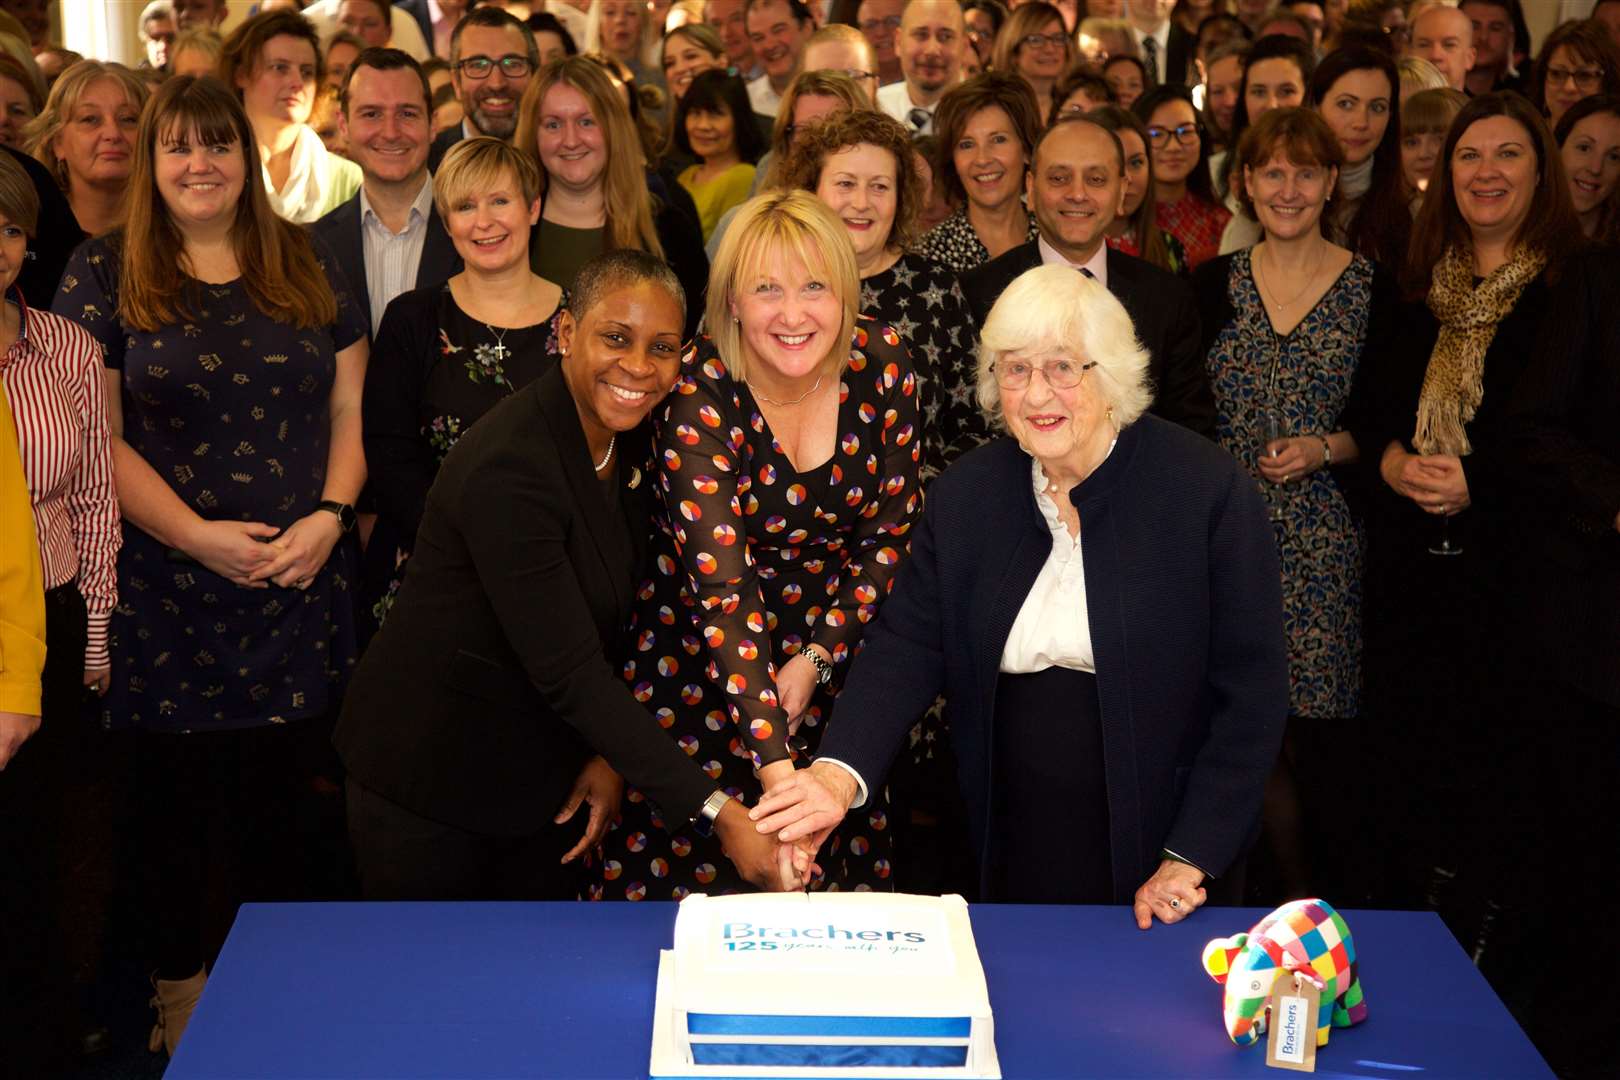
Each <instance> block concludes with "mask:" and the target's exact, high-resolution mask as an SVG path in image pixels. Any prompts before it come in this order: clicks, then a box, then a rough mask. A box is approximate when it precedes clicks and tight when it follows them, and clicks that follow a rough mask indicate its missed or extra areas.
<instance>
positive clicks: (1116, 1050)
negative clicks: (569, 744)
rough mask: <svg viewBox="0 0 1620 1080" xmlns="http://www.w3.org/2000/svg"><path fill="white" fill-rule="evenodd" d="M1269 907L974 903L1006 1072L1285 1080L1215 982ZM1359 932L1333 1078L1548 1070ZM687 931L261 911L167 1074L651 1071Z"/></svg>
mask: <svg viewBox="0 0 1620 1080" xmlns="http://www.w3.org/2000/svg"><path fill="white" fill-rule="evenodd" d="M1262 914H1264V913H1263V912H1261V911H1258V910H1253V909H1237V908H1227V909H1221V908H1207V909H1205V910H1204V911H1201V912H1199V913H1198V915H1197V916H1195V917H1194V918H1192V919H1191V920H1189V921H1187V922H1185V923H1182V924H1180V925H1178V926H1171V927H1165V926H1155V927H1154V929H1153V930H1152V931H1150V932H1148V933H1143V932H1141V931H1139V930H1137V929H1136V926H1135V924H1134V923H1132V922H1131V919H1130V915H1129V912H1128V911H1127V910H1126V909H1124V908H1105V907H1089V908H1088V907H1023V906H1010V905H1009V906H994V905H980V906H976V907H974V908H973V910H972V917H973V931H974V935H975V936H976V937H977V939H978V943H979V952H980V955H981V956H982V958H983V960H984V966H985V972H986V975H987V977H988V979H989V983H990V1001H991V1004H992V1006H993V1007H994V1009H995V1013H996V1047H997V1051H998V1053H999V1054H1000V1057H1001V1067H1002V1072H1003V1074H1004V1075H1005V1076H1006V1077H1007V1078H1008V1080H1015V1078H1019V1080H1021V1078H1031V1077H1042V1078H1045V1077H1053V1078H1057V1077H1062V1078H1069V1077H1081V1076H1107V1077H1156V1078H1157V1077H1225V1076H1249V1077H1258V1076H1269V1077H1271V1078H1272V1080H1278V1078H1280V1077H1282V1076H1284V1075H1286V1074H1283V1073H1280V1072H1277V1071H1275V1070H1270V1069H1267V1068H1266V1067H1265V1049H1264V1047H1263V1046H1254V1047H1250V1048H1248V1049H1246V1050H1239V1049H1238V1048H1237V1047H1234V1046H1233V1045H1232V1044H1231V1043H1230V1042H1229V1041H1228V1040H1227V1038H1226V1035H1225V1033H1224V1032H1223V1031H1222V1028H1221V988H1220V987H1219V986H1217V985H1215V983H1213V982H1211V981H1210V979H1209V977H1208V976H1207V975H1205V974H1204V972H1203V970H1202V969H1201V968H1200V967H1199V954H1200V952H1201V950H1202V948H1203V945H1204V942H1205V941H1207V940H1209V939H1210V938H1213V937H1219V936H1224V935H1227V934H1232V933H1236V932H1238V931H1240V930H1246V929H1248V928H1249V926H1250V925H1252V924H1253V923H1254V922H1255V921H1257V920H1258V918H1259V917H1260V916H1261V915H1262ZM1345 918H1346V921H1347V922H1348V923H1349V924H1350V929H1351V932H1352V933H1354V934H1355V938H1356V952H1357V954H1358V955H1359V956H1360V957H1361V977H1362V980H1363V984H1364V986H1365V987H1366V992H1367V1004H1368V1009H1369V1015H1368V1019H1367V1021H1366V1022H1365V1023H1363V1024H1361V1025H1359V1026H1357V1027H1354V1028H1350V1029H1348V1030H1335V1031H1334V1032H1333V1038H1332V1042H1331V1043H1330V1044H1329V1045H1328V1047H1327V1049H1326V1050H1324V1051H1323V1052H1322V1054H1321V1055H1320V1056H1319V1057H1318V1058H1317V1064H1318V1068H1317V1074H1318V1075H1320V1076H1334V1077H1341V1076H1357V1077H1385V1078H1411V1080H1434V1078H1438V1077H1471V1078H1472V1077H1549V1076H1551V1075H1552V1074H1551V1073H1550V1072H1549V1071H1548V1069H1547V1067H1546V1065H1545V1064H1544V1063H1543V1062H1542V1060H1541V1058H1540V1057H1539V1056H1538V1055H1537V1054H1536V1051H1535V1049H1534V1048H1533V1047H1532V1046H1531V1045H1530V1043H1529V1041H1528V1040H1527V1039H1526V1038H1525V1037H1524V1034H1523V1033H1522V1032H1521V1031H1520V1030H1519V1027H1518V1025H1517V1024H1515V1023H1514V1021H1513V1019H1512V1017H1510V1016H1509V1014H1508V1012H1507V1010H1506V1009H1505V1008H1504V1007H1503V1006H1502V1004H1501V1002H1499V1001H1498V1000H1497V999H1496V997H1495V995H1493V994H1492V992H1491V990H1490V988H1489V986H1487V985H1486V983H1485V980H1484V979H1483V978H1482V977H1481V976H1480V975H1479V973H1478V972H1477V971H1476V970H1475V969H1474V968H1473V966H1472V965H1470V964H1469V963H1468V959H1467V957H1466V956H1465V955H1464V954H1463V951H1462V950H1461V949H1460V948H1459V947H1458V946H1457V944H1456V942H1455V941H1453V940H1452V937H1451V935H1450V934H1449V933H1448V932H1447V931H1446V929H1445V927H1444V925H1443V924H1442V923H1441V922H1440V920H1439V919H1438V918H1437V917H1436V916H1434V915H1431V914H1419V913H1410V912H1385V911H1359V912H1348V913H1346V915H1345ZM674 924H675V906H674V905H673V904H651V903H648V904H628V903H618V904H249V905H247V906H245V907H243V908H242V910H241V913H240V914H239V915H238V916H237V920H236V925H235V926H234V927H233V928H232V930H231V934H230V938H229V940H228V941H227V942H226V944H225V949H224V952H223V953H222V954H221V956H220V959H219V963H218V965H217V966H216V968H215V971H214V973H213V975H212V977H211V979H210V981H209V983H208V989H207V991H206V993H205V994H204V996H203V1000H202V1003H201V1005H200V1006H199V1007H198V1009H197V1012H196V1015H195V1017H194V1018H193V1019H192V1021H191V1027H190V1028H189V1029H188V1031H187V1032H186V1037H185V1041H184V1042H183V1043H182V1045H181V1047H180V1052H179V1053H178V1054H177V1055H176V1057H175V1060H174V1062H173V1064H172V1065H171V1066H170V1068H169V1071H168V1073H167V1080H189V1078H207V1080H227V1078H235V1077H244V1078H245V1077H255V1078H259V1077H266V1078H268V1077H277V1078H288V1080H291V1078H312V1077H323V1078H324V1077H344V1078H353V1080H363V1078H373V1077H378V1078H380V1077H387V1078H390V1080H410V1078H416V1077H465V1078H472V1077H503V1078H506V1077H556V1078H567V1080H587V1078H592V1077H606V1078H613V1080H624V1078H627V1077H637V1076H645V1075H646V1073H647V1064H648V1048H649V1046H650V1043H651V1037H652V1009H653V976H654V972H655V969H656V966H657V960H658V950H659V949H660V948H668V947H669V945H670V941H671V936H672V931H673V928H674Z"/></svg>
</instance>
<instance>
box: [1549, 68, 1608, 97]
mask: <svg viewBox="0 0 1620 1080" xmlns="http://www.w3.org/2000/svg"><path fill="white" fill-rule="evenodd" d="M1547 81H1548V82H1549V83H1551V84H1552V85H1553V86H1563V85H1564V84H1565V83H1567V82H1573V83H1574V84H1575V89H1577V90H1579V91H1580V92H1581V93H1583V94H1590V93H1592V92H1593V91H1595V90H1596V89H1597V88H1598V87H1599V86H1600V85H1602V83H1603V69H1602V68H1566V67H1550V68H1548V69H1547Z"/></svg>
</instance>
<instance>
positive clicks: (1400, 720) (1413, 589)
mask: <svg viewBox="0 0 1620 1080" xmlns="http://www.w3.org/2000/svg"><path fill="white" fill-rule="evenodd" d="M1552 295H1553V292H1552V289H1551V287H1550V285H1549V283H1548V281H1547V274H1546V273H1545V272H1544V273H1543V274H1541V275H1540V276H1538V277H1536V278H1535V279H1534V280H1533V281H1531V282H1530V284H1529V285H1527V286H1526V287H1525V289H1524V291H1523V292H1522V293H1521V294H1520V296H1519V301H1518V303H1517V304H1516V305H1515V306H1514V308H1513V310H1512V311H1510V312H1509V313H1508V314H1507V315H1505V316H1504V317H1503V318H1502V320H1501V321H1500V322H1499V323H1498V324H1497V328H1496V335H1495V337H1494V338H1493V339H1492V341H1491V344H1490V347H1489V349H1488V350H1487V351H1486V354H1485V361H1484V367H1483V376H1482V385H1483V388H1484V396H1483V399H1482V400H1481V402H1480V406H1479V408H1478V410H1477V412H1476V413H1475V415H1474V418H1473V419H1472V420H1471V421H1469V422H1468V423H1467V433H1468V440H1469V442H1470V444H1471V445H1472V447H1473V452H1472V453H1470V454H1469V455H1468V456H1466V457H1464V458H1462V467H1463V473H1464V475H1465V477H1466V478H1467V481H1468V492H1469V499H1470V506H1469V507H1468V509H1466V510H1463V511H1462V512H1460V513H1457V514H1455V515H1453V516H1452V517H1451V518H1449V519H1447V520H1446V521H1445V522H1444V523H1442V519H1441V518H1440V517H1438V516H1436V515H1433V514H1429V513H1426V512H1424V511H1423V510H1421V509H1419V508H1418V507H1417V506H1416V505H1415V504H1413V503H1412V501H1411V500H1410V499H1405V498H1402V497H1400V496H1399V495H1396V494H1395V492H1394V491H1393V490H1391V489H1390V488H1389V487H1388V486H1387V485H1385V484H1382V483H1380V484H1379V485H1378V488H1377V489H1376V490H1375V492H1374V495H1373V498H1372V499H1371V500H1370V503H1369V508H1368V520H1367V580H1366V587H1365V592H1364V596H1365V600H1364V610H1365V612H1366V617H1365V623H1364V626H1365V630H1364V640H1365V655H1364V661H1363V669H1364V673H1365V675H1364V678H1365V687H1364V691H1363V711H1364V714H1365V721H1364V724H1365V726H1366V731H1365V732H1364V735H1365V737H1366V738H1367V739H1368V740H1370V741H1371V743H1372V744H1373V745H1374V746H1375V747H1376V746H1382V747H1384V748H1386V749H1385V752H1384V753H1383V754H1382V755H1374V754H1369V755H1367V758H1368V760H1369V761H1371V762H1373V768H1372V770H1371V774H1370V775H1369V776H1368V783H1369V787H1370V788H1371V790H1370V792H1369V800H1368V802H1369V806H1371V807H1372V808H1373V810H1374V813H1375V814H1376V815H1378V818H1377V819H1376V821H1375V824H1374V826H1373V828H1372V831H1373V832H1375V833H1376V834H1378V835H1384V836H1390V835H1401V836H1403V837H1405V838H1406V839H1405V841H1404V842H1403V843H1402V844H1401V845H1399V846H1398V848H1397V849H1395V851H1394V852H1392V854H1398V855H1400V856H1401V857H1400V861H1399V863H1398V864H1397V865H1394V866H1390V867H1387V868H1386V869H1387V871H1388V873H1389V874H1390V875H1391V878H1390V879H1389V882H1388V884H1387V885H1385V886H1384V889H1385V891H1386V892H1387V895H1382V896H1380V895H1376V891H1375V895H1373V896H1371V897H1369V899H1370V900H1372V901H1374V902H1376V903H1378V904H1379V905H1380V906H1382V905H1384V904H1398V905H1413V904H1416V905H1426V906H1435V907H1437V908H1438V909H1439V910H1440V912H1441V914H1442V916H1444V917H1446V918H1447V920H1448V922H1449V923H1450V924H1451V925H1452V928H1453V930H1454V931H1455V932H1457V933H1458V934H1459V936H1463V935H1464V934H1467V933H1469V932H1470V931H1469V930H1468V929H1467V927H1468V926H1469V925H1471V924H1472V923H1473V922H1474V920H1475V919H1476V918H1477V916H1478V914H1479V913H1478V912H1477V911H1464V910H1463V908H1465V907H1468V906H1470V904H1471V901H1469V900H1467V899H1465V894H1473V898H1474V899H1477V898H1478V892H1477V890H1478V889H1479V888H1480V886H1481V882H1480V880H1479V875H1480V874H1481V873H1488V872H1487V871H1481V867H1485V866H1489V865H1493V864H1495V863H1496V862H1497V861H1498V859H1497V856H1496V854H1495V853H1493V851H1492V850H1491V849H1493V848H1496V849H1502V848H1505V847H1507V846H1508V844H1509V840H1508V838H1507V837H1505V836H1503V835H1502V834H1501V833H1500V832H1499V831H1497V829H1496V828H1495V827H1493V824H1492V823H1495V826H1500V825H1502V824H1503V823H1502V821H1501V820H1500V818H1501V814H1502V811H1503V809H1504V808H1505V807H1506V806H1507V805H1509V803H1510V801H1511V799H1510V797H1511V796H1512V795H1513V793H1514V785H1513V783H1510V784H1509V785H1508V786H1505V787H1504V786H1502V785H1501V784H1499V783H1498V782H1497V781H1498V780H1499V779H1501V774H1502V771H1503V768H1504V766H1505V765H1510V764H1511V762H1512V761H1513V760H1514V759H1515V758H1516V757H1517V756H1518V754H1519V751H1518V750H1517V749H1515V746H1516V741H1517V740H1519V739H1522V738H1524V737H1526V735H1527V732H1528V730H1529V729H1527V728H1526V726H1525V720H1526V718H1527V717H1526V715H1525V714H1524V712H1523V708H1524V703H1523V698H1522V695H1521V693H1520V689H1521V687H1520V683H1521V681H1522V680H1521V678H1520V676H1521V674H1522V673H1523V669H1524V663H1525V659H1526V656H1527V653H1526V648H1527V647H1528V643H1526V642H1524V641H1522V640H1521V636H1520V630H1521V628H1522V627H1523V626H1524V617H1523V612H1522V610H1521V602H1522V600H1523V599H1524V597H1523V595H1522V591H1521V589H1520V587H1519V585H1518V582H1519V581H1522V580H1523V579H1524V576H1525V575H1524V571H1523V569H1522V563H1521V561H1520V560H1521V557H1522V555H1521V553H1522V552H1523V551H1524V548H1525V542H1526V541H1525V536H1524V533H1523V528H1524V526H1523V523H1522V515H1521V514H1520V513H1518V512H1517V509H1516V507H1515V506H1514V505H1513V501H1512V498H1511V494H1512V481H1513V476H1514V471H1515V469H1516V468H1517V464H1518V463H1517V460H1516V450H1515V448H1514V447H1513V446H1512V445H1511V444H1510V442H1509V440H1508V437H1507V431H1506V427H1505V423H1504V420H1505V417H1506V416H1507V415H1508V414H1509V412H1510V411H1511V409H1512V408H1513V406H1514V403H1515V397H1516V388H1517V387H1518V385H1519V383H1520V381H1521V379H1523V377H1524V375H1525V373H1526V371H1527V370H1528V369H1529V367H1530V364H1531V361H1532V358H1533V357H1534V356H1535V355H1536V346H1537V342H1538V340H1539V339H1540V338H1541V337H1542V335H1543V334H1544V333H1545V332H1546V331H1545V328H1544V324H1543V320H1544V316H1545V314H1546V312H1547V311H1548V309H1549V306H1550V303H1551V300H1552ZM1438 332H1439V328H1438V324H1437V323H1436V321H1435V320H1434V318H1433V316H1432V315H1430V314H1429V312H1428V310H1427V308H1426V307H1423V306H1421V305H1414V306H1413V307H1412V308H1411V309H1410V320H1409V333H1407V334H1406V335H1404V336H1403V339H1402V341H1401V342H1400V343H1399V347H1398V348H1397V349H1395V350H1394V351H1393V352H1392V353H1391V354H1389V355H1387V356H1368V357H1366V358H1365V362H1367V363H1369V364H1373V365H1375V368H1374V369H1372V370H1369V371H1368V372H1367V378H1368V380H1369V388H1370V389H1371V391H1372V393H1373V395H1374V397H1375V399H1376V401H1377V402H1378V403H1379V406H1380V409H1381V412H1382V419H1383V428H1384V430H1385V431H1386V432H1387V438H1384V439H1380V440H1377V441H1374V442H1373V443H1372V445H1367V446H1363V447H1362V450H1361V454H1362V458H1363V459H1364V461H1366V463H1367V465H1368V466H1369V467H1370V468H1375V467H1376V464H1377V462H1378V460H1379V458H1380V457H1381V456H1382V452H1383V449H1384V447H1385V446H1386V445H1387V444H1388V441H1390V440H1398V441H1400V442H1401V443H1402V444H1403V445H1404V446H1405V447H1406V448H1407V449H1408V450H1411V439H1412V434H1413V431H1414V430H1415V427H1416V416H1417V405H1418V398H1419V393H1420V391H1421V387H1422V383H1423V377H1424V373H1425V372H1426V370H1427V368H1428V363H1429V357H1430V354H1431V352H1432V350H1433V347H1434V343H1435V340H1436V337H1437V335H1438ZM1442 540H1446V541H1449V543H1450V544H1451V546H1452V548H1453V549H1454V550H1457V551H1459V552H1460V553H1459V554H1454V555H1450V556H1445V555H1437V554H1432V553H1431V549H1438V548H1439V547H1440V546H1441V542H1442ZM1392 746H1395V747H1400V751H1401V752H1400V753H1393V754H1392V753H1388V752H1387V748H1388V747H1392ZM1515 783H1516V782H1515ZM1392 830H1393V831H1392ZM1470 872H1472V874H1473V876H1474V880H1473V881H1472V882H1471V883H1469V882H1467V881H1466V879H1467V878H1468V877H1469V876H1470ZM1459 874H1462V875H1463V878H1464V881H1463V882H1462V883H1458V875H1459Z"/></svg>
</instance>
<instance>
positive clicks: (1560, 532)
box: [1504, 251, 1620, 707]
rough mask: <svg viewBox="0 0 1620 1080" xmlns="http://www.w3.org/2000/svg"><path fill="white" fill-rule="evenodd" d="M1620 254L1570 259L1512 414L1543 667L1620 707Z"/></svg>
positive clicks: (1535, 633)
mask: <svg viewBox="0 0 1620 1080" xmlns="http://www.w3.org/2000/svg"><path fill="white" fill-rule="evenodd" d="M1617 311H1620V254H1617V253H1615V252H1613V251H1607V252H1601V253H1597V254H1594V255H1591V256H1588V257H1586V258H1584V259H1581V260H1572V261H1571V262H1570V264H1569V265H1567V266H1566V267H1565V270H1564V275H1563V277H1562V278H1561V279H1560V281H1559V284H1558V286H1557V287H1556V288H1555V289H1553V290H1552V297H1551V300H1550V303H1549V308H1548V315H1547V318H1546V320H1545V321H1544V322H1543V323H1542V331H1543V332H1542V334H1541V335H1540V339H1539V341H1538V343H1537V345H1536V348H1535V353H1534V357H1533V360H1532V362H1531V364H1530V366H1529V368H1528V370H1527V371H1526V372H1525V375H1524V377H1523V380H1522V381H1521V382H1520V383H1519V385H1518V387H1517V392H1516V393H1515V394H1514V395H1513V400H1512V401H1511V402H1510V403H1509V405H1508V414H1507V416H1506V418H1505V420H1504V425H1505V427H1506V429H1507V437H1508V441H1509V445H1510V446H1511V447H1512V448H1513V450H1514V454H1513V457H1514V458H1515V459H1517V460H1518V461H1519V462H1520V463H1521V465H1522V469H1521V472H1520V475H1519V484H1518V487H1519V489H1520V491H1521V493H1522V500H1521V502H1522V509H1523V513H1524V516H1525V518H1526V520H1527V521H1529V522H1530V523H1531V527H1530V529H1529V530H1527V532H1528V537H1527V540H1528V542H1527V544H1526V554H1527V555H1528V556H1529V557H1528V559H1527V563H1528V566H1527V570H1526V577H1527V585H1528V588H1527V590H1526V591H1527V593H1528V602H1527V611H1528V616H1529V630H1530V633H1529V635H1528V636H1529V640H1530V641H1531V642H1532V643H1533V644H1534V647H1536V648H1537V649H1538V650H1539V651H1540V653H1541V655H1540V659H1541V662H1542V664H1543V665H1545V666H1544V667H1543V668H1542V670H1543V671H1546V672H1548V673H1550V674H1551V675H1552V676H1553V677H1554V678H1556V679H1559V680H1560V681H1562V682H1564V683H1565V684H1567V685H1569V686H1572V687H1574V688H1575V689H1577V690H1579V691H1580V692H1581V693H1583V694H1585V695H1587V696H1588V697H1591V698H1594V699H1596V700H1598V701H1602V702H1604V703H1606V704H1608V705H1609V706H1611V707H1620V603H1617V602H1616V600H1617V598H1620V533H1616V532H1615V528H1614V526H1615V515H1616V514H1620V423H1617V422H1616V419H1615V418H1616V417H1617V416H1620V319H1617V318H1616V317H1615V312H1617Z"/></svg>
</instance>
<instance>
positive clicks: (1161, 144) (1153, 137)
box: [1147, 124, 1198, 150]
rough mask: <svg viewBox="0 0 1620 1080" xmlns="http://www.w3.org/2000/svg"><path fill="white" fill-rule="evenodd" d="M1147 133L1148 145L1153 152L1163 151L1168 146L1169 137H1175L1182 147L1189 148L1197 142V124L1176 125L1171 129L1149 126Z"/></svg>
mask: <svg viewBox="0 0 1620 1080" xmlns="http://www.w3.org/2000/svg"><path fill="white" fill-rule="evenodd" d="M1147 131H1148V145H1149V146H1151V147H1153V148H1154V149H1155V150H1163V149H1164V148H1165V147H1167V146H1169V145H1170V136H1172V135H1174V136H1175V137H1176V142H1178V143H1180V144H1181V145H1182V146H1191V145H1192V144H1193V143H1195V142H1197V141H1198V125H1197V124H1177V125H1176V126H1175V127H1173V128H1167V127H1157V126H1153V125H1150V126H1149V127H1148V129H1147Z"/></svg>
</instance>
